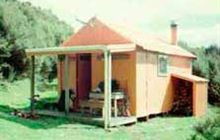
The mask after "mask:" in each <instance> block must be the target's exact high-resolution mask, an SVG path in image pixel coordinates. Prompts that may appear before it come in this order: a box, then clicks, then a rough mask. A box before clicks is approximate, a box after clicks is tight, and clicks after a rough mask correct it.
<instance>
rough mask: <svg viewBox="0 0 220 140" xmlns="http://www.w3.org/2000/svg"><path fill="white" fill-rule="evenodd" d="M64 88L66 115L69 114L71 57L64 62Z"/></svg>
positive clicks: (66, 57)
mask: <svg viewBox="0 0 220 140" xmlns="http://www.w3.org/2000/svg"><path fill="white" fill-rule="evenodd" d="M63 82H64V84H63V85H64V88H65V113H66V114H68V113H69V101H70V99H69V57H68V56H67V55H66V56H65V61H64V80H63Z"/></svg>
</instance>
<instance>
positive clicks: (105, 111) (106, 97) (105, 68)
mask: <svg viewBox="0 0 220 140" xmlns="http://www.w3.org/2000/svg"><path fill="white" fill-rule="evenodd" d="M104 86H105V87H104V127H105V129H108V124H109V122H108V120H109V119H108V52H107V51H104Z"/></svg>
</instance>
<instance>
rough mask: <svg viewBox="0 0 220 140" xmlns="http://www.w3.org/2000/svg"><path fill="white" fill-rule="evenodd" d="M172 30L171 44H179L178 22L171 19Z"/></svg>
mask: <svg viewBox="0 0 220 140" xmlns="http://www.w3.org/2000/svg"><path fill="white" fill-rule="evenodd" d="M170 31H171V42H170V43H171V44H172V45H177V23H176V22H175V21H171V24H170Z"/></svg>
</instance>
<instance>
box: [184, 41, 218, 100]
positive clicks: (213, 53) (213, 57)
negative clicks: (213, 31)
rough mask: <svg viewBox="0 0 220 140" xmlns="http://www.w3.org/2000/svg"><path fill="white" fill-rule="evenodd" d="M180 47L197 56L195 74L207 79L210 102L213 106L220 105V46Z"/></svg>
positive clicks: (185, 45)
mask: <svg viewBox="0 0 220 140" xmlns="http://www.w3.org/2000/svg"><path fill="white" fill-rule="evenodd" d="M180 45H181V46H182V47H184V48H186V49H187V50H189V51H190V52H192V53H194V54H195V55H196V56H197V59H196V60H195V61H194V62H193V74H195V75H198V76H201V77H204V78H207V79H208V80H209V84H208V101H209V103H211V104H215V103H218V104H219V103H220V46H217V45H215V44H214V45H210V46H208V47H197V48H193V47H189V46H188V45H187V44H186V43H183V42H181V43H180Z"/></svg>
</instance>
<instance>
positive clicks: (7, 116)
mask: <svg viewBox="0 0 220 140" xmlns="http://www.w3.org/2000/svg"><path fill="white" fill-rule="evenodd" d="M48 100H49V101H52V100H53V99H49V98H46V99H42V100H41V102H39V104H37V105H36V106H38V109H39V108H42V101H48ZM16 109H17V108H12V107H10V106H9V105H0V119H4V120H7V121H10V122H13V123H18V124H21V125H23V126H26V127H29V128H31V129H50V128H60V129H62V128H65V125H67V124H75V126H77V127H71V129H96V128H98V126H94V125H86V124H85V122H84V123H82V122H79V121H77V120H72V119H70V118H67V117H50V116H39V118H37V119H35V120H33V119H25V118H21V117H18V116H14V115H12V112H13V111H14V110H16ZM20 109H21V110H26V111H28V109H29V108H28V107H26V108H19V110H20Z"/></svg>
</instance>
